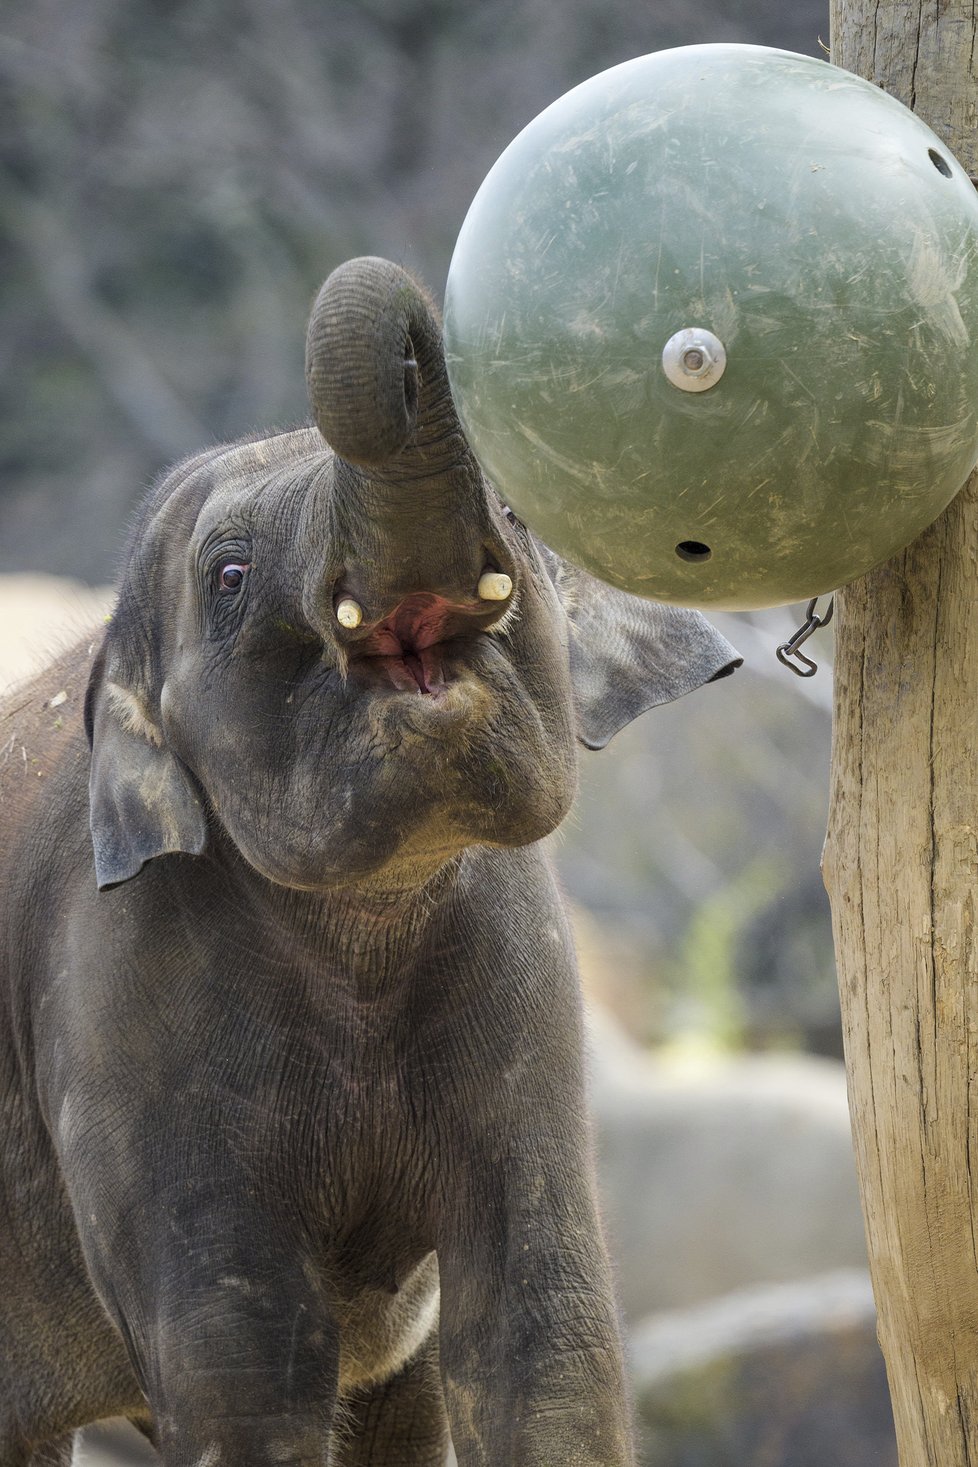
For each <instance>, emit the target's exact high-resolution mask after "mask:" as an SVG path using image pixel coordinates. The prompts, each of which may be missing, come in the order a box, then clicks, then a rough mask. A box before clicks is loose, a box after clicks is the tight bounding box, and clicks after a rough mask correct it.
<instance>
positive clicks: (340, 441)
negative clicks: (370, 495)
mask: <svg viewBox="0 0 978 1467" xmlns="http://www.w3.org/2000/svg"><path fill="white" fill-rule="evenodd" d="M419 362H420V363H422V364H423V365H422V366H419ZM433 362H437V364H438V365H437V370H440V372H441V373H442V374H444V359H443V356H442V351H441V333H440V329H439V326H438V319H437V314H436V311H435V308H434V306H433V304H432V303H431V301H430V300H429V299H428V297H427V295H426V294H425V292H424V291H423V290H422V289H421V287H420V286H419V285H417V284H416V283H415V281H414V280H412V279H411V277H410V275H408V274H407V273H406V271H404V270H402V269H401V268H400V267H399V266H398V265H393V264H391V263H390V261H388V260H381V259H377V258H375V257H373V256H369V255H368V256H363V257H361V258H360V259H356V260H348V261H347V262H346V264H344V265H340V266H339V267H338V268H337V269H336V270H334V271H333V273H332V275H330V277H329V278H328V280H327V281H326V283H325V284H324V285H323V287H322V288H321V290H320V292H319V294H318V296H317V297H316V302H315V304H314V306H313V309H312V315H311V316H310V319H309V330H308V333H307V336H306V382H307V385H308V389H309V402H310V406H311V408H312V415H313V418H314V420H315V423H316V426H317V427H318V429H319V431H320V433H321V434H322V435H323V437H324V438H325V439H326V441H327V443H328V444H329V445H330V447H331V448H332V449H334V451H335V452H336V453H338V454H339V455H340V457H341V458H344V459H346V460H347V461H348V462H350V463H353V464H357V465H358V466H359V467H361V468H367V469H369V468H379V467H380V466H381V465H382V464H383V463H385V462H386V461H387V460H388V459H389V458H391V457H392V456H393V455H394V454H396V453H398V452H399V451H400V450H401V449H402V448H403V447H404V446H405V444H406V443H407V442H408V440H409V439H410V438H411V436H412V434H413V433H414V430H415V427H416V424H417V421H418V410H419V399H420V395H421V390H422V372H423V371H425V370H429V371H430V370H431V369H432V363H433Z"/></svg>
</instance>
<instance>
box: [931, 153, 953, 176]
mask: <svg viewBox="0 0 978 1467" xmlns="http://www.w3.org/2000/svg"><path fill="white" fill-rule="evenodd" d="M927 156H928V158H929V159H930V161H931V162H932V163H933V165H934V167H935V168H936V169H937V171H938V173H943V175H944V177H945V178H950V177H951V165H950V163H949V162H948V161H947V159H946V158H945V157H943V156H942V154H940V153H939V152H938V151H937V149H936V148H928V149H927Z"/></svg>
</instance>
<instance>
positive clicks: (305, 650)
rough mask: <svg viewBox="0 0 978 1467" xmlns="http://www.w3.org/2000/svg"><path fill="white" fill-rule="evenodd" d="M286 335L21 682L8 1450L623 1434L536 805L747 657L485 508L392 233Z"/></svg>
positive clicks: (1, 721)
mask: <svg viewBox="0 0 978 1467" xmlns="http://www.w3.org/2000/svg"><path fill="white" fill-rule="evenodd" d="M307 371H308V380H309V390H310V397H311V403H312V412H313V417H314V420H315V424H316V426H315V427H308V428H301V429H298V430H296V431H294V432H287V433H280V434H276V435H274V436H272V437H270V438H265V439H256V440H255V441H251V442H244V443H239V444H236V445H234V446H231V447H222V448H213V449H210V450H208V451H207V452H205V453H202V454H200V455H199V456H198V457H197V458H194V459H192V460H191V461H189V462H187V463H184V464H182V465H180V467H178V468H177V469H175V470H174V471H173V472H172V473H170V474H169V475H168V476H167V478H166V479H165V480H164V481H163V482H162V483H161V484H160V485H159V487H158V488H156V490H155V491H154V492H153V493H151V495H150V496H149V498H148V499H147V500H146V503H145V505H144V506H143V509H142V512H141V515H140V519H139V524H138V528H137V529H136V531H135V533H134V535H133V537H132V541H131V545H130V548H129V552H128V556H127V559H126V562H125V569H124V573H123V578H122V585H121V589H120V592H119V598H118V603H117V606H116V609H115V612H114V614H113V616H112V618H111V620H110V622H109V623H108V626H107V628H106V631H105V635H104V637H102V639H101V643H100V645H98V646H96V647H92V648H86V647H85V646H81V647H76V648H75V649H74V650H72V651H71V652H70V653H68V654H67V655H66V656H64V657H62V658H61V660H60V661H58V662H56V663H54V664H53V665H52V666H51V667H50V668H48V670H47V671H46V672H45V673H44V674H43V675H42V676H41V677H40V678H38V679H37V680H36V681H35V682H33V683H32V684H30V685H29V686H27V687H26V688H22V689H21V690H20V692H19V694H18V695H16V696H14V697H13V698H11V699H9V700H8V702H7V704H6V706H4V707H3V709H2V710H0V891H2V893H3V894H2V898H0V1138H2V1152H0V1464H2V1467H20V1464H22V1463H24V1462H25V1460H26V1459H27V1458H28V1457H29V1456H30V1455H31V1453H32V1452H33V1451H34V1449H35V1448H38V1447H40V1446H41V1445H42V1444H44V1443H46V1442H49V1441H53V1440H54V1439H56V1438H58V1437H61V1436H63V1435H64V1434H65V1433H67V1432H69V1431H70V1430H71V1429H72V1428H74V1427H78V1426H81V1425H83V1424H84V1423H86V1422H91V1421H94V1420H97V1419H99V1418H102V1417H107V1416H118V1415H125V1416H128V1417H130V1418H131V1419H132V1420H133V1421H135V1422H136V1423H137V1424H138V1425H140V1426H141V1427H142V1428H143V1429H144V1430H145V1431H146V1433H147V1434H148V1435H150V1437H151V1439H152V1440H153V1441H154V1443H155V1444H156V1446H157V1448H158V1450H159V1452H160V1454H161V1456H162V1459H163V1461H164V1463H166V1464H167V1467H250V1464H254V1467H259V1464H260V1467H323V1464H325V1463H327V1462H328V1463H330V1464H343V1467H368V1464H370V1467H436V1464H440V1463H441V1462H442V1461H443V1459H444V1455H445V1452H446V1446H447V1441H448V1433H449V1428H450V1430H451V1436H452V1439H453V1441H454V1444H455V1450H456V1452H457V1454H458V1459H459V1462H460V1464H462V1467H476V1464H492V1467H505V1464H517V1463H518V1464H521V1467H597V1464H602V1467H605V1464H609V1467H610V1464H615V1467H618V1464H624V1463H628V1462H630V1461H631V1460H632V1456H631V1445H630V1438H629V1427H628V1420H627V1415H628V1413H627V1407H626V1393H625V1389H624V1386H623V1380H622V1359H621V1346H620V1341H619V1333H618V1326H617V1323H616V1317H615V1307H614V1304H613V1301H612V1289H611V1284H610V1281H609V1272H608V1263H607V1259H606V1256H605V1251H604V1247H603V1245H602V1242H601V1237H600V1231H599V1226H598V1223H597V1220H596V1216H595V1200H594V1181H593V1176H592V1163H591V1155H590V1140H589V1131H588V1124H587V1121H586V1118H585V1115H584V1109H583V1101H582V1074H581V1072H582V1059H581V1001H580V995H579V991H578V981H577V977H576V973H575V966H574V956H573V952H572V949H571V941H570V938H569V936H568V929H567V922H566V918H565V916H564V913H563V911H562V908H561V903H560V898H559V896H558V893H557V890H556V887H555V883H554V877H553V874H552V871H551V868H550V866H549V864H548V861H547V857H546V855H545V853H544V851H543V850H542V848H541V846H540V841H541V839H542V838H543V837H544V836H546V835H547V834H548V832H550V831H552V830H553V829H554V827H555V826H557V825H558V824H559V822H560V821H561V819H562V818H563V817H564V815H565V814H566V813H567V810H568V808H569V806H570V804H571V800H572V798H573V795H574V787H575V766H576V746H577V744H578V743H581V744H583V745H585V746H586V747H588V748H600V747H601V746H602V745H604V744H605V743H606V742H607V741H608V739H609V738H610V737H611V736H612V734H613V733H614V732H615V731H616V729H618V728H620V727H621V726H622V725H623V724H625V723H627V722H628V721H629V720H630V719H631V718H633V717H635V716H636V715H637V714H639V713H641V712H642V711H643V710H645V709H646V708H649V707H651V706H652V705H653V704H656V703H660V702H663V701H665V700H667V699H671V698H676V697H679V696H681V695H682V694H684V693H687V692H689V691H691V690H692V689H694V688H696V687H698V686H699V685H700V684H702V683H705V682H709V681H711V680H713V679H715V678H717V677H720V676H722V675H723V674H724V673H725V672H728V671H731V670H732V668H733V666H734V665H735V663H736V655H735V653H734V652H733V649H732V648H731V647H730V646H729V645H728V644H727V643H726V642H725V641H724V640H723V638H721V637H720V636H719V635H718V634H717V633H716V632H715V631H713V630H712V629H711V628H710V626H709V625H708V624H707V623H706V622H704V621H703V620H702V618H701V617H700V616H699V615H698V614H696V613H694V612H690V611H684V610H677V609H672V608H667V607H663V606H657V605H654V604H651V603H646V602H642V601H639V600H637V599H633V598H631V597H629V596H626V595H623V594H621V593H620V592H617V591H613V590H610V589H608V588H607V587H605V586H603V585H601V584H599V583H598V582H596V581H594V580H592V579H590V578H589V577H587V576H585V575H583V574H581V573H580V572H578V571H576V570H573V569H571V568H570V567H568V566H566V565H564V564H562V563H561V562H560V561H559V560H558V559H557V558H556V557H555V556H554V555H552V554H551V553H550V551H548V550H547V549H546V548H545V547H544V546H542V545H540V544H539V543H537V542H536V541H535V540H534V538H533V536H532V535H530V534H529V533H528V532H527V530H526V529H525V528H524V526H523V525H522V524H520V522H519V520H518V519H517V518H516V517H515V515H513V514H512V513H510V512H509V511H508V510H507V509H505V508H504V507H503V506H502V505H501V504H500V503H499V501H498V499H497V498H496V496H495V494H494V492H493V490H492V488H491V487H490V486H489V485H488V484H487V482H486V480H485V478H484V477H483V475H482V473H481V472H480V470H479V468H478V466H477V464H476V463H475V461H474V459H473V457H472V455H471V453H470V451H469V448H468V446H467V444H466V441H465V438H464V437H463V434H462V430H461V428H460V425H459V422H458V419H457V418H456V415H455V412H454V409H453V405H452V399H451V395H450V392H449V389H448V386H447V380H446V376H445V370H444V361H443V355H442V347H441V335H440V329H439V326H438V323H437V319H436V316H435V314H434V311H433V308H432V306H431V305H430V303H429V302H428V300H427V299H426V297H425V296H424V294H423V293H422V292H421V290H420V289H419V288H418V287H417V286H416V285H415V284H414V283H413V282H412V281H411V280H410V279H409V278H408V277H407V276H406V275H405V274H404V273H403V271H401V270H400V269H398V268H396V267H395V266H393V265H390V264H388V263H386V262H384V261H381V260H375V259H364V260H356V261H353V262H351V263H349V264H347V265H344V266H342V267H341V268H340V269H339V270H337V271H336V272H335V273H334V274H333V275H332V276H331V277H330V278H329V280H328V281H327V282H326V284H325V286H324V287H323V289H322V291H321V292H320V295H319V298H318V300H317V302H316V305H315V308H314V311H313V315H312V320H311V323H310V327H309V338H308V356H307Z"/></svg>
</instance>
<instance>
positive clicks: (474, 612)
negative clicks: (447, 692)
mask: <svg viewBox="0 0 978 1467" xmlns="http://www.w3.org/2000/svg"><path fill="white" fill-rule="evenodd" d="M498 619H499V608H498V607H493V608H492V609H491V610H489V611H487V610H486V607H485V604H484V603H480V602H479V601H478V600H476V599H473V600H472V601H471V602H461V601H451V600H449V599H448V598H447V597H444V596H439V595H437V594H435V593H434V592H428V591H419V592H416V593H414V594H413V595H411V596H407V597H405V599H404V600H403V601H402V602H401V603H400V605H399V606H397V607H396V608H395V610H394V611H392V612H391V613H390V615H389V616H387V617H385V618H384V620H383V621H382V622H379V623H378V624H377V625H375V626H374V627H372V628H370V629H369V630H368V631H367V633H366V635H365V636H363V637H362V639H360V640H359V641H357V642H355V643H354V644H353V645H352V646H351V647H350V653H349V655H350V662H351V665H352V664H354V663H360V664H367V665H369V668H370V669H374V668H376V669H377V670H378V671H381V672H383V674H384V675H385V677H386V678H387V679H388V680H389V682H390V684H391V685H392V686H393V687H395V688H396V689H397V690H398V691H399V692H404V693H422V694H425V695H427V696H429V697H437V696H438V695H439V693H441V692H443V691H444V689H445V688H446V687H447V686H448V684H449V683H450V682H451V681H452V672H451V669H450V668H449V667H448V666H447V665H446V653H447V651H448V644H449V643H453V644H456V645H457V643H458V642H459V641H460V640H461V639H464V638H473V637H478V636H480V635H481V634H482V633H483V632H485V631H486V630H487V628H488V627H489V625H490V624H491V623H492V622H493V621H496V620H498Z"/></svg>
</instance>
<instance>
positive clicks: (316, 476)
mask: <svg viewBox="0 0 978 1467" xmlns="http://www.w3.org/2000/svg"><path fill="white" fill-rule="evenodd" d="M329 463H330V454H329V452H328V450H325V449H324V447H323V444H322V441H321V440H320V441H319V442H318V444H317V441H316V435H315V434H314V433H312V432H309V433H307V432H304V431H302V432H297V433H290V434H281V435H279V436H278V437H276V438H265V439H262V440H260V441H259V442H256V443H247V444H243V445H242V446H241V447H240V448H237V449H234V450H232V451H230V452H229V453H227V454H225V455H222V457H221V458H219V459H218V460H217V461H216V463H213V464H210V465H209V466H208V474H209V477H210V480H211V487H210V492H209V493H208V495H207V498H206V499H205V500H204V503H203V504H202V506H201V510H200V513H199V515H198V517H197V522H196V527H195V528H196V535H197V539H198V540H200V539H203V538H206V537H207V536H209V535H211V534H213V533H214V532H215V531H218V530H220V529H221V528H222V527H223V526H224V525H225V524H228V523H231V524H234V523H236V522H237V523H241V522H245V523H251V522H253V521H254V519H255V517H256V515H259V514H261V512H262V511H267V512H268V514H269V516H270V517H271V518H272V519H276V518H278V517H279V516H280V515H281V514H282V513H283V512H285V513H289V512H291V511H292V510H293V509H294V508H297V507H300V506H301V504H302V502H303V500H305V499H306V498H308V497H309V496H311V495H314V494H315V493H316V492H317V489H318V488H321V487H322V486H324V483H325V475H324V471H325V470H326V469H327V468H328V466H329Z"/></svg>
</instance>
